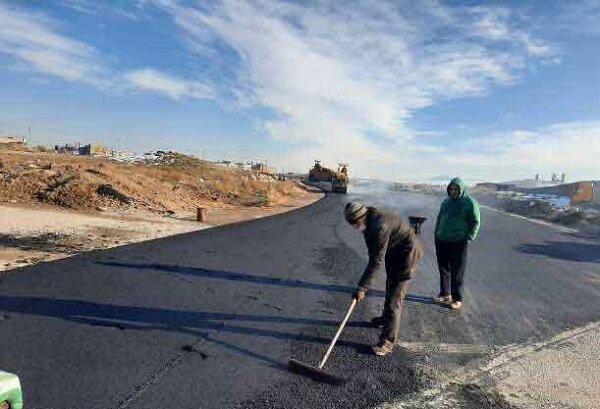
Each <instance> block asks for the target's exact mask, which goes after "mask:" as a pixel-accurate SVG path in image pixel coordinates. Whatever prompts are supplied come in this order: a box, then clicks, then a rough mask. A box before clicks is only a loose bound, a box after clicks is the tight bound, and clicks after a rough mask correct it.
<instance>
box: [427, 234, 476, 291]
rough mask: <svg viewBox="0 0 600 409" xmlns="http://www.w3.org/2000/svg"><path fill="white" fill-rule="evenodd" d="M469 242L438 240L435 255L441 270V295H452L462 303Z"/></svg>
mask: <svg viewBox="0 0 600 409" xmlns="http://www.w3.org/2000/svg"><path fill="white" fill-rule="evenodd" d="M468 246H469V245H468V243H467V241H457V242H447V241H441V240H438V239H436V240H435V253H436V256H437V262H438V268H439V270H440V295H441V296H444V295H452V300H453V301H462V291H461V290H462V285H463V277H464V275H465V269H466V268H467V248H468Z"/></svg>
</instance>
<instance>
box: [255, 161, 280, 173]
mask: <svg viewBox="0 0 600 409" xmlns="http://www.w3.org/2000/svg"><path fill="white" fill-rule="evenodd" d="M252 170H253V171H254V172H258V173H262V174H265V175H274V174H275V173H276V172H275V169H274V168H272V167H269V166H267V165H266V164H264V163H255V164H253V165H252Z"/></svg>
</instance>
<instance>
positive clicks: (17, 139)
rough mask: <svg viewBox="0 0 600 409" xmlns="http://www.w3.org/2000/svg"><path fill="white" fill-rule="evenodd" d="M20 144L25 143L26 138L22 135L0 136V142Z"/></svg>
mask: <svg viewBox="0 0 600 409" xmlns="http://www.w3.org/2000/svg"><path fill="white" fill-rule="evenodd" d="M12 143H15V144H19V145H22V144H24V143H25V138H23V137H20V136H0V144H12Z"/></svg>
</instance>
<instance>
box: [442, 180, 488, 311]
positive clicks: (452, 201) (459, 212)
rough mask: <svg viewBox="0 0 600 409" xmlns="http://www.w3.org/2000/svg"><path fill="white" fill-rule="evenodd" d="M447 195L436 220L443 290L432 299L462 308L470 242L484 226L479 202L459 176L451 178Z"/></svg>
mask: <svg viewBox="0 0 600 409" xmlns="http://www.w3.org/2000/svg"><path fill="white" fill-rule="evenodd" d="M447 192H448V198H447V199H446V200H444V202H443V203H442V205H441V207H440V212H439V214H438V217H437V221H436V223H435V252H436V256H437V262H438V268H439V271H440V292H439V294H438V296H437V297H434V298H433V301H434V302H436V303H441V304H448V305H449V306H450V308H452V309H459V308H461V307H462V303H463V297H462V285H463V277H464V274H465V269H466V267H467V252H468V247H469V243H470V242H472V241H473V240H475V239H476V238H477V233H478V232H479V227H480V225H481V216H480V213H479V203H477V201H476V200H475V199H473V198H472V197H471V196H469V195H468V194H467V189H466V186H465V183H464V182H463V181H462V180H461V179H460V178H454V179H452V180H451V181H450V183H449V184H448V188H447Z"/></svg>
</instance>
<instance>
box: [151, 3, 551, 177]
mask: <svg viewBox="0 0 600 409" xmlns="http://www.w3.org/2000/svg"><path fill="white" fill-rule="evenodd" d="M149 3H153V4H154V5H155V6H157V7H159V8H161V9H162V10H164V11H165V12H167V13H168V14H169V15H170V16H171V17H172V19H173V21H174V22H175V23H176V24H177V25H178V26H179V27H180V28H181V29H182V32H183V39H184V42H185V44H186V45H188V46H189V47H190V50H191V51H192V52H199V53H205V56H209V57H210V58H211V59H214V58H218V55H215V54H211V51H210V50H213V49H214V48H215V47H214V46H215V44H216V43H217V41H218V44H219V46H220V47H223V44H226V45H227V46H228V47H230V49H231V50H233V51H234V52H235V54H236V55H237V56H238V60H237V61H228V62H229V63H230V64H237V65H236V66H237V68H238V77H239V80H240V81H239V83H238V89H237V92H238V93H239V94H242V95H244V96H245V101H246V102H247V101H253V102H254V103H255V104H257V105H261V106H264V107H268V108H270V109H271V110H273V111H274V112H275V113H276V117H275V118H271V119H267V120H265V121H264V123H263V126H264V129H265V130H266V131H267V132H268V133H269V134H270V135H271V136H272V137H274V138H275V139H277V140H280V141H285V142H287V143H289V144H291V146H293V154H291V155H290V157H289V158H286V160H289V161H296V162H303V163H310V159H312V157H311V156H318V157H320V158H321V159H324V160H326V161H329V162H330V163H331V162H333V161H337V160H339V159H345V160H348V161H351V162H353V164H354V166H355V169H357V170H358V171H359V172H368V171H369V170H370V169H371V168H372V165H371V164H372V163H373V161H378V160H379V161H387V162H389V163H396V164H397V163H398V162H403V161H404V162H406V161H407V159H408V158H407V157H406V151H407V149H406V147H407V146H410V147H411V149H413V150H415V149H417V150H418V149H422V147H419V146H418V140H415V137H416V136H415V135H416V134H415V132H414V131H413V130H412V129H410V126H409V125H408V120H409V119H410V117H411V116H412V114H413V112H415V111H416V110H419V109H421V108H424V107H427V106H430V105H433V104H435V103H436V102H437V101H439V100H441V99H448V98H462V97H468V96H477V95H483V94H485V93H486V92H487V91H488V90H489V89H490V88H492V87H494V86H498V85H503V84H510V83H513V82H514V81H517V80H518V77H519V73H520V72H521V70H523V68H524V67H525V66H526V65H527V64H528V61H529V60H530V59H531V58H542V57H546V56H547V55H548V54H550V53H551V49H550V46H548V45H547V44H546V43H545V42H543V41H541V40H539V39H536V38H534V37H533V36H532V35H531V34H530V33H529V32H527V31H526V29H525V28H519V29H517V28H516V27H515V25H514V24H509V22H510V19H511V17H512V14H511V11H510V10H509V9H507V8H498V7H489V8H486V7H474V8H468V7H455V8H452V7H447V6H445V5H442V4H440V3H438V2H437V1H434V0H429V1H423V2H420V3H415V2H408V1H400V2H396V1H394V2H392V1H390V2H386V1H378V2H372V1H366V0H355V1H352V2H350V3H347V2H326V1H312V2H308V3H299V2H272V1H266V0H222V1H218V2H214V3H211V4H210V5H209V6H205V5H199V3H197V5H196V6H189V5H183V3H181V2H179V1H177V0H155V1H153V2H152V1H150V0H149ZM215 86H218V84H216V85H215ZM374 134H375V135H377V137H373V135H374ZM382 140H383V141H385V143H381V141H382Z"/></svg>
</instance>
